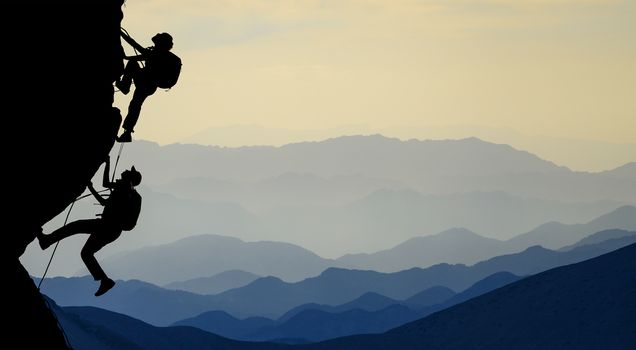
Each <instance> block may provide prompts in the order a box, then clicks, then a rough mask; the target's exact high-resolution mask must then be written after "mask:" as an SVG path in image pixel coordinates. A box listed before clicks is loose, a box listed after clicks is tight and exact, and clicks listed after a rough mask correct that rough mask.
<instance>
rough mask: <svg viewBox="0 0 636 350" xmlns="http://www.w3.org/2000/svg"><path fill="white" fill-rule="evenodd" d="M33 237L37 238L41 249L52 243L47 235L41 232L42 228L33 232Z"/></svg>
mask: <svg viewBox="0 0 636 350" xmlns="http://www.w3.org/2000/svg"><path fill="white" fill-rule="evenodd" d="M35 237H36V238H37V239H38V243H39V244H40V248H42V250H46V248H48V247H50V246H51V244H52V242H50V241H49V237H48V236H46V235H45V234H44V233H43V232H42V228H40V230H39V231H38V232H36V233H35Z"/></svg>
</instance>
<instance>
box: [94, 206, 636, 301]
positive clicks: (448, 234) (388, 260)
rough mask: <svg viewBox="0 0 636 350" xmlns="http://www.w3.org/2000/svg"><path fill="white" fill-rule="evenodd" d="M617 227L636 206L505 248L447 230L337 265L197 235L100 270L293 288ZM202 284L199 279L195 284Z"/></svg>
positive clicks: (626, 223)
mask: <svg viewBox="0 0 636 350" xmlns="http://www.w3.org/2000/svg"><path fill="white" fill-rule="evenodd" d="M615 228H619V229H625V230H631V231H636V207H632V206H625V207H621V208H619V209H617V210H614V211H612V212H610V213H607V214H605V215H603V216H601V217H598V218H596V219H594V220H592V221H590V222H588V223H587V224H576V225H565V224H559V223H549V224H544V225H541V226H539V227H537V228H536V229H534V230H532V231H530V232H527V233H525V234H522V235H520V236H517V237H514V238H512V239H510V240H508V241H500V240H495V239H492V238H486V237H482V236H479V235H477V234H475V233H472V232H470V231H468V230H465V229H452V230H448V231H445V232H442V233H439V234H437V235H432V236H422V237H417V238H413V239H410V240H407V241H405V242H404V243H402V244H399V245H397V246H395V247H394V248H392V249H388V250H384V251H379V252H376V253H372V254H355V255H345V256H343V257H341V258H339V259H337V260H332V259H324V258H322V257H320V256H318V255H316V254H314V253H312V252H311V251H308V250H306V249H304V248H301V247H299V246H295V245H291V244H287V243H277V242H243V241H241V240H239V239H236V238H230V237H222V236H214V235H201V236H193V237H188V238H185V239H182V240H179V241H177V242H174V243H170V244H166V245H159V246H155V247H146V248H143V249H140V250H134V251H131V252H128V253H121V254H117V255H114V256H112V257H110V258H106V259H104V263H103V265H104V268H105V269H106V271H109V273H110V274H111V275H112V276H114V277H116V278H120V279H141V280H144V281H148V282H151V283H155V284H159V285H164V284H167V283H171V282H173V281H178V280H184V279H191V278H199V277H202V276H210V275H213V274H217V273H221V272H225V271H227V270H230V269H240V270H244V271H246V272H249V273H253V274H257V275H261V276H274V277H278V278H281V279H283V280H285V281H288V282H292V281H298V280H301V279H304V278H307V277H313V276H316V275H318V274H319V273H321V272H322V271H324V270H325V269H327V268H328V267H342V268H352V269H364V270H375V271H380V272H395V271H400V270H405V269H409V268H412V267H422V268H425V267H429V266H432V265H434V264H438V263H442V262H446V263H453V264H454V263H461V264H474V263H476V262H478V261H482V260H485V259H488V258H491V257H493V256H497V255H502V254H508V253H514V252H519V251H522V250H524V249H526V248H527V247H530V246H533V245H541V246H546V247H549V248H551V249H558V248H561V247H563V246H565V245H570V244H574V243H576V242H577V241H578V240H580V239H582V238H584V237H585V236H587V235H590V234H592V233H595V232H598V231H600V230H605V229H615ZM175 261H178V264H176V263H174V262H175ZM290 261H293V264H292V263H289V262H290ZM204 281H205V280H199V283H203V282H204ZM202 288H203V287H202ZM181 289H184V290H190V289H188V288H181ZM190 291H194V292H198V291H195V290H190ZM199 291H201V290H199ZM209 294H213V293H209Z"/></svg>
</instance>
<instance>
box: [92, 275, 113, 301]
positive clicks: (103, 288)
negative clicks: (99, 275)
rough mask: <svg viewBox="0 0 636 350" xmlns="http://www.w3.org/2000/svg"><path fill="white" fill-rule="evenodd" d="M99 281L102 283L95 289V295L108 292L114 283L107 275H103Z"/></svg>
mask: <svg viewBox="0 0 636 350" xmlns="http://www.w3.org/2000/svg"><path fill="white" fill-rule="evenodd" d="M101 282H102V283H101V284H100V285H99V289H97V292H95V296H96V297H98V296H100V295H103V294H104V293H106V292H108V291H109V290H110V289H111V288H113V286H114V285H115V281H113V280H111V279H110V278H108V277H105V278H104V279H102V281H101Z"/></svg>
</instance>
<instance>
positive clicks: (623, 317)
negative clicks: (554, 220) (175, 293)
mask: <svg viewBox="0 0 636 350" xmlns="http://www.w3.org/2000/svg"><path fill="white" fill-rule="evenodd" d="M635 255H636V244H632V245H629V246H626V247H624V248H621V249H618V250H616V251H613V252H610V253H607V254H605V255H601V256H598V257H596V258H593V259H589V260H586V261H583V262H580V263H576V264H572V265H567V266H563V267H559V268H554V269H551V270H548V271H545V272H543V273H539V274H537V275H534V276H530V277H527V278H524V279H521V280H519V281H516V282H512V283H510V284H507V285H505V286H503V287H501V288H498V289H495V290H493V291H490V292H488V293H485V294H483V295H480V296H477V297H473V298H471V299H469V300H467V301H465V302H462V303H459V304H457V305H454V306H451V307H449V308H446V309H444V310H441V311H439V312H435V313H433V314H431V315H429V316H427V317H424V318H421V319H418V320H416V321H414V322H411V323H408V324H406V325H403V326H400V327H398V328H395V329H392V330H390V331H388V332H386V333H383V334H368V335H353V336H348V337H341V338H336V339H332V340H328V341H325V342H321V343H316V344H309V345H303V346H302V348H303V349H310V350H332V349H351V350H357V349H360V350H362V349H364V350H367V349H369V350H374V349H396V350H411V349H422V348H425V349H466V348H473V349H486V348H493V347H497V348H515V349H537V348H554V349H556V348H558V349H568V350H569V349H600V348H609V349H619V350H622V349H630V348H631V347H632V346H633V344H634V343H635V342H636V333H635V332H634V329H633V325H634V324H635V323H636V298H634V293H636V275H635V274H634V273H633V272H634V270H636V265H635V264H636V261H635V260H634V259H633V257H634V256H635ZM51 303H53V302H51ZM53 304H54V303H53ZM53 308H54V310H55V312H56V314H57V316H58V319H59V320H60V323H61V324H62V325H63V327H64V329H65V330H66V333H67V335H68V337H69V339H70V342H71V344H72V345H73V346H74V348H76V349H97V350H101V349H173V348H197V349H226V350H242V349H262V350H268V349H295V348H298V347H297V346H288V345H284V344H275V343H253V342H239V341H232V340H228V339H225V338H222V337H219V336H216V335H212V334H210V333H207V332H205V331H203V330H197V329H195V328H191V327H159V328H157V327H153V326H150V325H148V324H145V323H143V322H141V321H138V320H135V319H133V318H131V317H128V316H124V315H121V314H117V313H114V312H111V311H106V310H102V309H98V308H93V307H66V308H60V307H58V306H56V305H54V306H53ZM573 320H576V321H575V322H573ZM288 340H289V339H288ZM106 344H108V345H106Z"/></svg>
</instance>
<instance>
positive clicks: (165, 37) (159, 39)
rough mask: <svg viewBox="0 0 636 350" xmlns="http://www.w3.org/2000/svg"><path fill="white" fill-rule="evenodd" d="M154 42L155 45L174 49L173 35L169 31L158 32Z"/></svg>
mask: <svg viewBox="0 0 636 350" xmlns="http://www.w3.org/2000/svg"><path fill="white" fill-rule="evenodd" d="M152 42H153V43H155V47H160V48H164V49H166V50H170V49H172V35H170V34H168V33H157V34H156V35H155V36H153V37H152Z"/></svg>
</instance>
